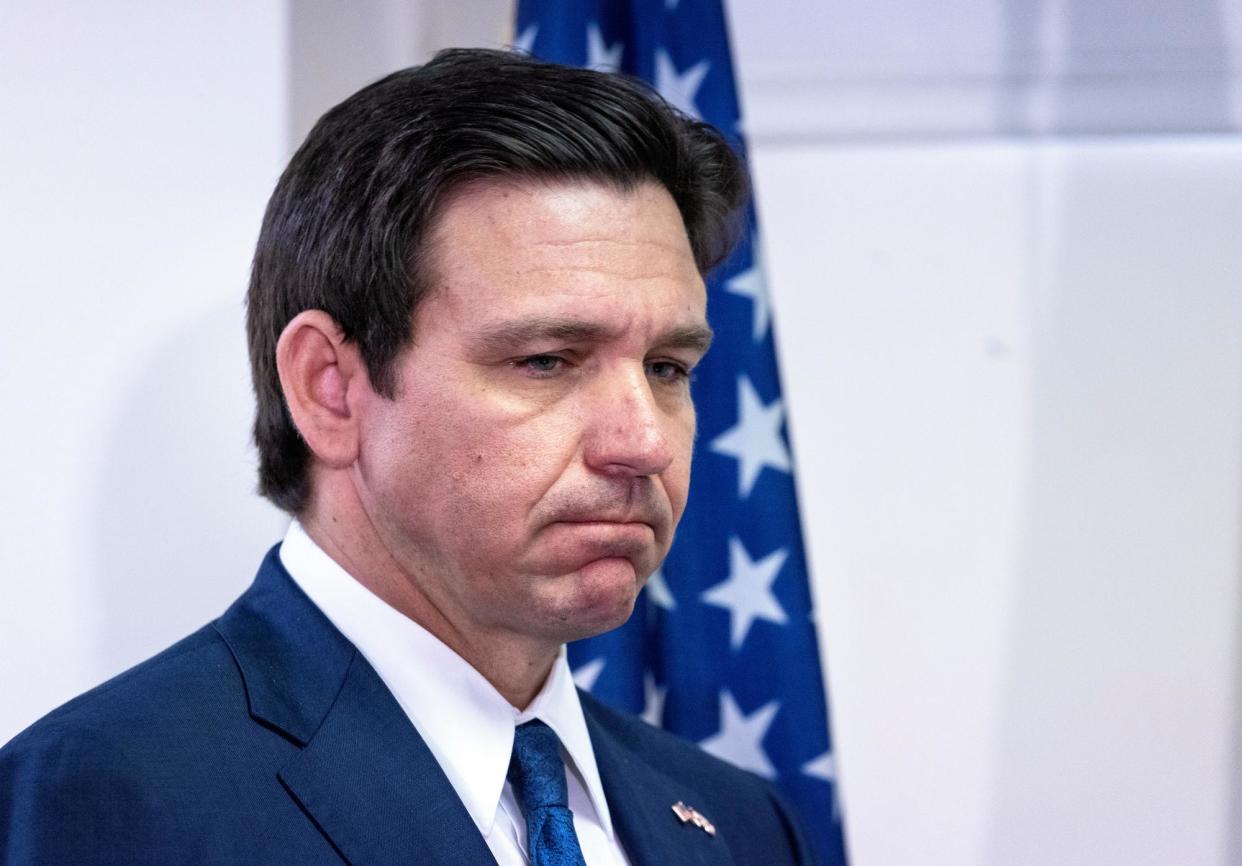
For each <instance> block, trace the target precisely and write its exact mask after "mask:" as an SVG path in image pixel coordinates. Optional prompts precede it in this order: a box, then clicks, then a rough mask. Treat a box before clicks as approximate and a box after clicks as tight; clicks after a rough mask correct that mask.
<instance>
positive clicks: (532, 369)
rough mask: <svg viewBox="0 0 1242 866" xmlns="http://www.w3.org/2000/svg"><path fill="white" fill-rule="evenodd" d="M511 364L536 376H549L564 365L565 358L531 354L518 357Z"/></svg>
mask: <svg viewBox="0 0 1242 866" xmlns="http://www.w3.org/2000/svg"><path fill="white" fill-rule="evenodd" d="M513 365H514V366H515V367H517V368H518V369H520V370H524V371H526V372H528V373H530V374H532V375H534V376H536V377H543V376H550V375H552V374H553V373H555V372H557V370H559V369H560V368H561V367H563V366H565V359H564V358H561V357H558V356H557V355H531V356H529V357H527V358H519V359H518V360H516V361H514V362H513Z"/></svg>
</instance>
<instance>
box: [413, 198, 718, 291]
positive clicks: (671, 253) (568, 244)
mask: <svg viewBox="0 0 1242 866" xmlns="http://www.w3.org/2000/svg"><path fill="white" fill-rule="evenodd" d="M652 252H657V253H659V252H665V253H667V254H668V255H667V257H664V258H667V259H674V258H675V259H680V260H684V262H685V263H687V264H688V265H689V270H692V271H693V275H691V274H689V273H688V272H687V273H680V274H678V276H679V277H682V278H686V279H699V280H700V281H701V275H700V274H699V273H698V269H697V267H696V266H695V265H694V256H693V251H692V249H691V245H690V240H689V237H688V235H687V233H686V228H685V223H684V221H683V219H682V216H681V212H680V210H679V209H678V208H677V205H676V203H675V202H674V200H673V197H672V196H671V195H670V194H669V192H668V191H667V190H666V189H665V188H664V187H663V186H661V185H660V184H659V183H658V182H656V181H654V180H643V181H639V182H638V183H635V184H632V185H628V186H627V185H623V184H621V183H618V182H613V181H610V180H606V179H605V180H597V179H586V180H580V179H565V178H555V177H529V178H526V177H523V178H514V177H504V178H487V177H485V178H475V179H472V180H468V181H464V182H462V183H460V184H457V185H455V186H454V187H453V188H452V189H451V190H450V191H449V192H448V193H447V194H446V195H445V196H443V197H442V198H441V200H440V201H438V202H437V204H436V207H435V209H434V212H433V216H432V219H431V221H430V223H429V225H428V227H427V229H426V231H425V232H424V242H423V255H422V257H421V262H420V265H421V267H422V268H423V269H424V274H425V276H426V282H425V283H424V285H425V286H426V287H427V288H428V289H430V290H435V289H436V288H437V287H439V286H441V285H443V283H444V281H445V279H446V278H450V277H451V276H452V274H453V271H454V268H455V267H456V266H458V265H459V264H460V263H461V259H462V258H463V256H464V257H468V258H471V259H477V257H479V256H483V257H484V258H488V259H492V260H497V261H496V264H498V265H500V268H501V269H503V268H504V267H515V268H516V267H521V266H522V265H523V264H526V265H532V266H556V265H563V266H566V267H573V266H575V265H576V264H579V265H586V266H589V265H590V263H591V262H590V260H591V259H592V258H593V257H598V256H601V255H604V256H609V255H611V256H612V258H613V261H612V262H611V264H613V265H614V266H616V267H618V268H621V269H623V270H624V271H625V273H626V275H628V276H632V277H635V278H641V277H642V276H643V274H644V271H645V270H650V268H649V265H650V264H651V253H652ZM664 264H665V265H667V261H665V262H664Z"/></svg>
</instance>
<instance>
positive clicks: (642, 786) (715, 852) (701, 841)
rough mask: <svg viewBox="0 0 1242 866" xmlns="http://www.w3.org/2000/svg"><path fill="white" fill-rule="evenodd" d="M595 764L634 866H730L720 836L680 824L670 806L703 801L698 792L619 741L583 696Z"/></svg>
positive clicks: (613, 818)
mask: <svg viewBox="0 0 1242 866" xmlns="http://www.w3.org/2000/svg"><path fill="white" fill-rule="evenodd" d="M582 708H583V710H584V712H585V714H586V720H587V729H588V730H589V731H590V733H591V745H592V747H593V748H594V750H595V762H596V764H597V765H598V767H599V773H600V778H601V780H602V781H603V783H604V795H605V797H607V799H608V810H609V812H610V813H611V815H612V821H613V824H614V825H615V826H616V830H617V835H618V836H620V838H621V844H622V846H623V847H624V848H625V853H626V854H627V855H628V856H629V858H630V863H631V864H632V866H666V864H669V863H677V864H679V866H680V864H685V866H732V863H733V859H732V857H730V855H729V850H728V848H727V847H726V846H725V844H724V842H723V840H722V839H721V838H720V836H710V835H708V834H707V833H706V832H704V831H703V830H701V829H700V828H698V827H695V826H694V825H693V824H684V823H682V822H681V821H680V820H679V819H678V818H677V816H676V814H674V812H673V804H674V803H677V802H679V801H680V802H683V803H687V804H689V805H691V806H693V805H695V804H696V803H697V804H701V803H703V802H705V800H704V798H703V797H701V796H699V794H698V792H696V791H695V790H694V789H692V788H690V787H689V786H687V785H685V784H684V783H682V782H679V781H678V780H676V779H673V778H671V777H669V776H667V775H665V774H664V773H662V772H661V771H660V770H657V769H656V768H655V767H653V766H651V765H650V764H649V763H647V761H646V760H644V758H643V755H642V754H641V752H640V751H639V750H638V749H636V748H634V747H633V744H630V743H627V742H626V741H625V740H624V739H622V738H621V737H619V736H617V735H616V734H615V733H614V732H613V731H612V730H611V729H610V728H609V727H608V726H607V725H606V724H604V723H602V717H601V716H600V715H599V714H598V712H597V711H596V710H595V708H594V706H593V705H592V703H591V700H590V699H589V698H587V697H585V696H584V699H583V702H582Z"/></svg>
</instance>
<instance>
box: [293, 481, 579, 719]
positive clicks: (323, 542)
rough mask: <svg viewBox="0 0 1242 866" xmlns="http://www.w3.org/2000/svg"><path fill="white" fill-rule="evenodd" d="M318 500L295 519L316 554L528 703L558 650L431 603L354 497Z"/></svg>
mask: <svg viewBox="0 0 1242 866" xmlns="http://www.w3.org/2000/svg"><path fill="white" fill-rule="evenodd" d="M320 480H322V479H320ZM316 499H317V501H316V502H314V503H312V505H311V506H310V507H308V508H307V509H306V510H305V511H304V512H303V513H302V514H300V515H298V520H299V521H300V522H301V524H302V528H303V529H304V530H306V534H307V535H309V536H310V537H311V539H312V540H313V541H314V542H315V544H317V545H319V547H320V549H322V550H323V551H324V552H325V553H326V554H327V555H328V556H329V557H331V558H332V559H333V560H334V561H335V562H336V563H337V564H338V565H340V566H341V568H343V569H345V571H346V572H348V573H349V575H350V576H351V577H353V578H354V580H356V581H358V582H359V583H360V584H362V585H363V586H364V587H366V588H367V589H368V590H369V591H370V592H371V593H372V594H374V595H376V596H378V597H379V598H380V599H381V600H383V601H384V602H385V603H386V604H387V605H388V606H389V607H392V608H394V609H395V610H397V611H399V612H400V613H402V614H403V615H405V616H407V617H409V618H410V619H412V620H413V621H414V622H416V623H418V624H419V625H420V626H422V627H423V628H425V629H427V631H429V632H431V634H433V635H434V636H435V637H436V638H438V639H439V640H440V641H441V642H442V643H443V644H444V645H445V646H447V647H448V648H449V649H451V650H453V652H455V653H457V654H458V655H459V656H461V657H462V658H463V659H465V660H466V662H468V663H469V664H470V666H471V667H473V668H474V669H475V670H477V671H478V672H479V673H480V674H482V675H483V677H484V678H485V679H486V680H487V681H488V682H489V683H491V684H492V686H493V687H494V688H495V689H496V691H498V692H499V693H500V694H501V695H502V696H503V697H504V699H505V700H507V701H508V702H509V703H510V704H511V705H513V706H514V707H516V708H517V709H519V710H521V709H525V708H526V707H527V705H529V704H530V702H531V701H532V700H533V699H534V697H535V695H536V694H538V693H539V690H540V689H541V688H542V687H543V684H544V682H545V681H546V680H547V678H548V674H549V672H550V671H551V670H552V665H553V664H554V663H555V662H556V657H557V654H558V653H559V652H560V646H559V645H549V644H547V643H546V642H543V641H534V640H531V639H529V638H526V637H524V636H522V635H515V634H512V633H510V632H506V631H501V630H497V629H488V628H485V627H483V626H481V625H479V624H477V623H474V622H471V620H470V618H469V617H468V616H467V615H466V614H465V613H464V612H458V611H457V610H456V609H455V607H454V605H453V604H452V600H451V599H436V598H432V597H431V596H430V595H429V594H428V593H427V592H426V583H425V582H424V581H422V580H420V579H419V572H420V569H419V567H418V566H417V565H406V564H403V563H402V562H401V561H399V560H398V559H397V557H395V556H394V555H393V553H392V551H390V550H389V549H388V548H387V546H385V544H384V543H383V539H382V538H381V536H380V534H379V533H378V532H377V531H376V529H375V526H374V524H373V523H372V521H371V520H370V519H369V518H368V517H367V515H366V512H365V511H364V510H363V509H362V507H361V503H359V502H357V500H356V498H354V499H353V502H352V503H351V502H350V501H349V500H348V499H346V500H344V501H343V502H342V501H341V499H340V498H332V497H325V496H320V497H317V498H316Z"/></svg>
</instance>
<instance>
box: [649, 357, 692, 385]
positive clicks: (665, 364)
mask: <svg viewBox="0 0 1242 866" xmlns="http://www.w3.org/2000/svg"><path fill="white" fill-rule="evenodd" d="M647 372H648V373H649V374H650V375H651V377H652V378H653V379H657V380H659V381H661V382H667V383H669V384H674V383H677V382H688V381H690V379H691V378H692V375H691V373H690V370H689V369H688V368H687V367H686V366H685V365H683V364H679V363H677V362H676V361H649V362H648V363H647Z"/></svg>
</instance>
